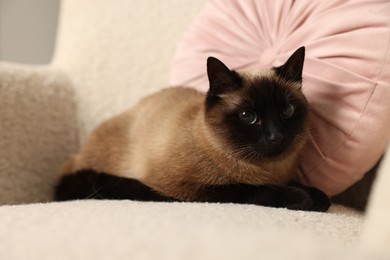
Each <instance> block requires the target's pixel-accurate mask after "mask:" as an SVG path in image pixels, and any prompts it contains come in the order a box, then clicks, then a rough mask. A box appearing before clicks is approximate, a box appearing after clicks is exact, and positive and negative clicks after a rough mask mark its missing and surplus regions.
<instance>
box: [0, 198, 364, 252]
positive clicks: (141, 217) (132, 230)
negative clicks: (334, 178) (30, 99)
mask: <svg viewBox="0 0 390 260" xmlns="http://www.w3.org/2000/svg"><path fill="white" fill-rule="evenodd" d="M333 210H334V211H336V212H337V213H332V209H331V212H330V213H328V214H323V213H313V212H300V211H290V210H286V209H275V208H266V207H259V206H249V205H236V204H206V203H203V204H202V203H145V202H131V201H75V202H66V203H50V204H35V205H26V206H4V207H1V208H0V219H1V220H2V221H1V222H0V230H1V231H0V240H1V241H2V243H0V259H13V260H18V259H20V260H22V259H23V260H24V259H26V258H25V257H26V256H28V259H31V260H35V259H37V260H38V259H39V260H43V259H83V260H86V259H94V260H99V259H117V260H121V259H203V260H205V259H300V260H301V259H319V258H320V257H322V259H335V258H331V257H334V256H335V255H347V253H348V252H347V250H346V248H349V247H352V248H353V247H356V246H357V245H358V242H359V241H358V240H357V237H358V235H359V234H360V232H361V227H362V224H363V216H362V215H360V214H358V213H355V212H353V211H349V210H347V209H345V208H334V209H333ZM4 231H7V232H4ZM37 238H39V239H38V240H37ZM318 243H321V247H318ZM335 250H336V251H335ZM348 254H351V252H349V253H348ZM362 259H364V258H362Z"/></svg>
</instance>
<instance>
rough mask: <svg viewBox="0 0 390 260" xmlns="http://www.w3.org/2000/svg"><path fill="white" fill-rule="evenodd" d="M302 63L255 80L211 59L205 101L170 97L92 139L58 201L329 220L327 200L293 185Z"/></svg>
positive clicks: (174, 93) (146, 102)
mask: <svg viewBox="0 0 390 260" xmlns="http://www.w3.org/2000/svg"><path fill="white" fill-rule="evenodd" d="M303 60H304V47H301V48H300V49H298V50H297V51H296V52H295V53H294V54H293V55H292V56H291V57H290V58H289V59H288V61H287V62H286V63H285V64H284V65H283V66H281V67H277V68H272V69H270V70H266V71H263V72H261V73H249V72H236V71H230V70H229V69H228V68H227V67H226V66H225V65H224V64H223V63H222V62H220V61H219V60H217V59H215V58H209V59H208V61H207V73H208V77H209V81H210V89H209V91H208V93H207V94H206V95H205V94H203V93H200V92H198V91H196V90H193V89H189V88H182V87H177V88H170V89H165V90H162V91H160V92H158V93H156V94H153V95H150V96H147V97H145V98H143V99H142V100H141V101H140V102H139V103H138V105H136V106H135V107H133V108H132V109H130V110H128V111H126V112H123V113H122V114H119V115H117V116H115V117H113V118H111V119H109V120H107V121H106V122H104V123H102V124H101V125H100V126H99V127H98V128H97V129H96V130H95V131H93V133H92V134H91V135H90V136H89V138H88V139H87V141H86V143H85V144H84V146H83V147H82V149H81V151H80V152H79V153H78V154H76V155H75V156H73V157H72V158H71V159H70V160H69V161H68V163H67V164H66V166H65V169H64V175H65V176H64V177H63V178H62V179H61V182H60V184H59V185H58V187H57V191H56V197H57V199H59V200H66V199H77V198H88V197H92V198H99V197H102V198H121V199H126V198H128V199H136V200H153V201H159V200H163V201H169V200H179V201H208V202H236V203H251V204H259V205H266V206H275V207H287V208H292V209H303V210H320V211H322V210H326V209H327V208H328V207H329V200H328V198H327V197H326V195H325V194H323V193H322V192H321V191H319V190H316V189H314V188H308V187H303V186H301V185H298V184H294V185H291V184H289V182H290V181H291V180H292V179H293V177H294V173H295V170H296V167H297V160H298V156H299V155H300V152H301V150H302V148H303V146H304V144H305V142H306V141H307V138H308V137H309V123H308V116H307V114H308V108H307V102H306V99H305V97H304V95H303V94H302V92H301V83H302V68H303ZM291 111H292V115H291ZM254 113H256V115H255V114H254ZM256 117H257V120H254V119H256ZM109 187H112V188H111V189H110V188H109ZM121 190H123V192H120V191H121Z"/></svg>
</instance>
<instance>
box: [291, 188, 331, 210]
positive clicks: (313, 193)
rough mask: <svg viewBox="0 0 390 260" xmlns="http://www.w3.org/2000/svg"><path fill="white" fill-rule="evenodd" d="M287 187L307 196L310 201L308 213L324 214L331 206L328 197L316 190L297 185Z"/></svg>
mask: <svg viewBox="0 0 390 260" xmlns="http://www.w3.org/2000/svg"><path fill="white" fill-rule="evenodd" d="M289 187H292V188H296V189H300V190H302V191H304V192H305V193H307V194H308V196H309V197H310V200H311V201H312V206H311V208H310V209H309V210H310V211H318V212H325V211H327V210H328V209H329V207H330V205H331V203H330V199H329V197H328V196H327V195H326V194H325V193H324V192H323V191H321V190H319V189H317V188H313V187H307V186H303V185H302V184H298V183H293V184H290V185H289Z"/></svg>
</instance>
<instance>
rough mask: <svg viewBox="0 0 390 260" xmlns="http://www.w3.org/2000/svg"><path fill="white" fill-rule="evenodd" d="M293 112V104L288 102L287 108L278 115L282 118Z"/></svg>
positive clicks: (288, 116) (289, 115)
mask: <svg viewBox="0 0 390 260" xmlns="http://www.w3.org/2000/svg"><path fill="white" fill-rule="evenodd" d="M294 112H295V107H294V106H293V105H291V104H289V105H288V106H287V108H286V109H285V110H283V111H282V113H280V115H281V116H282V117H283V118H290V117H292V116H293V115H294Z"/></svg>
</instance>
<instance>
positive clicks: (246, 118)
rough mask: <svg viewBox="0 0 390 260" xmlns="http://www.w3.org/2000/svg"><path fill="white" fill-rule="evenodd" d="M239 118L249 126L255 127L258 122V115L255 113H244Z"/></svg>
mask: <svg viewBox="0 0 390 260" xmlns="http://www.w3.org/2000/svg"><path fill="white" fill-rule="evenodd" d="M239 117H240V119H241V122H243V123H244V124H247V125H253V124H254V123H256V122H257V119H258V117H257V114H256V113H255V112H253V111H250V110H248V111H243V112H241V113H240V114H239Z"/></svg>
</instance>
